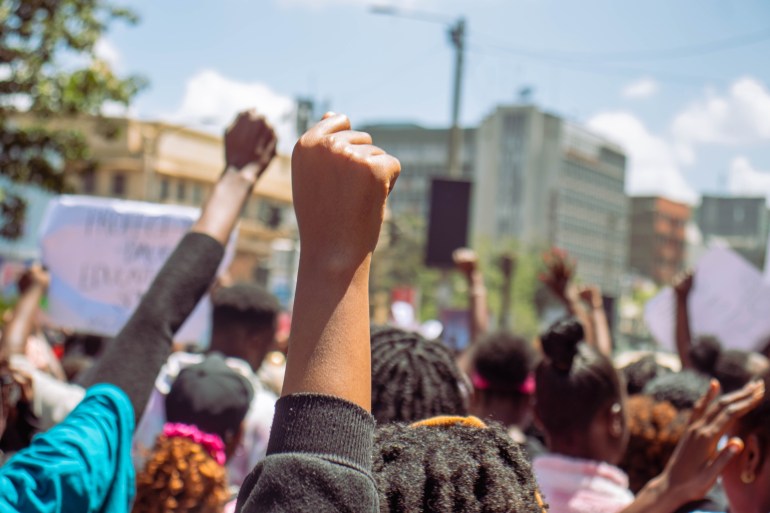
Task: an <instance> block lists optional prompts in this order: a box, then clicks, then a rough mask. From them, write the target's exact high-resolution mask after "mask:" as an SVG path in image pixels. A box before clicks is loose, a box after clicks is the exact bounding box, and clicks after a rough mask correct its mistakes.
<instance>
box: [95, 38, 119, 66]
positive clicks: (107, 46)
mask: <svg viewBox="0 0 770 513" xmlns="http://www.w3.org/2000/svg"><path fill="white" fill-rule="evenodd" d="M94 54H95V55H96V57H98V58H99V59H101V60H103V61H104V62H106V63H107V64H109V65H110V67H112V68H113V69H114V68H118V67H120V63H121V56H120V52H119V51H118V49H117V48H116V47H115V45H113V44H112V43H111V42H110V40H109V39H107V38H104V37H102V38H99V40H98V41H97V42H96V44H95V45H94Z"/></svg>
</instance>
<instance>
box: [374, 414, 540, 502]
mask: <svg viewBox="0 0 770 513" xmlns="http://www.w3.org/2000/svg"><path fill="white" fill-rule="evenodd" d="M373 459H374V461H373V468H372V470H373V474H374V479H375V482H376V484H377V489H378V491H379V494H380V511H381V512H382V513H396V512H399V513H400V512H403V511H423V512H425V513H433V512H442V513H443V512H446V511H463V512H468V513H480V512H486V513H498V512H499V513H511V512H513V513H520V512H527V513H530V512H541V511H543V509H542V507H541V506H540V505H539V503H538V499H537V489H536V487H537V483H536V481H535V477H534V475H533V474H532V469H531V467H530V465H529V463H528V461H527V458H526V456H525V454H524V451H523V450H522V449H521V447H520V446H519V445H517V444H515V443H514V442H513V441H512V440H511V438H510V437H509V436H508V435H507V433H506V432H505V430H504V429H503V428H502V427H501V426H499V425H492V426H490V427H487V428H483V429H482V428H479V427H471V426H466V425H461V424H452V425H447V426H416V427H413V426H406V425H401V424H392V425H388V426H383V427H380V428H378V430H377V433H376V434H375V441H374V458H373Z"/></svg>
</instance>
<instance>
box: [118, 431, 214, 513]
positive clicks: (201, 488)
mask: <svg viewBox="0 0 770 513" xmlns="http://www.w3.org/2000/svg"><path fill="white" fill-rule="evenodd" d="M228 498H229V494H228V489H227V472H226V470H225V468H224V467H223V466H222V465H220V464H218V463H217V462H216V461H215V460H214V458H212V457H211V456H210V455H209V453H208V452H207V451H206V450H205V449H204V448H203V447H202V446H201V445H199V444H197V443H195V442H193V441H192V440H189V439H187V438H181V437H172V438H169V437H166V436H163V435H161V436H160V437H158V441H157V442H156V444H155V448H154V449H153V452H152V454H151V456H150V458H149V459H148V460H147V463H146V464H145V467H144V470H143V471H142V472H140V473H139V474H138V475H137V476H136V501H135V502H134V507H133V509H132V513H168V512H174V513H219V512H221V511H222V508H223V507H224V506H225V504H226V502H227V500H228Z"/></svg>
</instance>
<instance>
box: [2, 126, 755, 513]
mask: <svg viewBox="0 0 770 513" xmlns="http://www.w3.org/2000/svg"><path fill="white" fill-rule="evenodd" d="M275 148H276V136H275V134H274V132H273V130H272V128H271V127H270V126H269V124H267V122H266V121H265V120H264V119H263V118H262V117H260V116H258V115H256V114H255V113H254V112H245V113H242V114H240V115H239V116H238V117H237V118H236V120H235V121H234V122H233V124H232V125H231V126H230V127H229V128H228V130H227V132H226V134H225V152H226V169H225V171H224V172H223V174H222V175H221V177H220V178H219V180H218V182H217V183H216V185H215V187H214V189H213V191H212V193H211V194H210V196H209V198H208V199H207V200H206V202H205V204H204V205H203V206H202V210H201V214H200V218H199V219H198V220H197V222H196V223H195V224H194V225H193V227H192V228H191V230H190V231H189V233H187V234H186V235H185V236H184V238H183V239H182V240H181V242H179V244H178V246H177V248H176V250H175V251H174V252H173V254H171V256H170V257H169V258H168V260H167V261H166V263H165V265H164V266H163V268H162V269H161V270H160V272H159V273H158V275H157V276H156V278H155V280H154V281H153V283H152V285H151V286H150V287H149V289H148V290H147V291H146V293H145V294H144V295H143V297H142V300H141V302H140V304H139V306H138V308H137V309H136V310H135V312H134V313H133V315H132V316H131V318H130V319H129V320H128V322H127V323H126V324H125V326H124V327H123V328H122V330H121V331H120V332H119V333H118V334H117V336H115V337H114V338H113V339H110V340H105V339H102V338H101V337H98V336H94V335H89V334H77V333H75V334H73V333H69V334H67V336H66V340H64V341H63V342H62V343H61V344H58V345H57V346H56V347H55V348H54V347H52V344H51V343H49V342H48V341H47V339H48V338H49V337H47V336H46V334H45V333H44V331H43V330H42V327H41V326H40V324H39V318H38V313H39V305H40V302H41V300H42V298H43V297H44V295H45V293H46V288H47V286H48V281H49V277H48V275H47V273H46V271H45V270H44V268H42V267H40V266H33V267H32V268H30V269H29V270H28V271H27V273H25V275H24V276H23V278H22V280H21V281H20V283H19V285H20V286H19V289H20V297H19V300H18V302H17V304H16V305H15V307H14V308H13V310H12V311H11V312H10V313H9V315H8V316H7V318H6V319H5V322H4V326H3V330H2V336H1V337H0V392H1V393H0V449H2V451H3V453H2V466H0V511H2V512H6V511H8V512H57V511H61V512H73V513H74V512H84V513H85V512H89V513H90V512H93V513H97V512H98V513H101V512H104V513H107V512H116V513H120V512H126V513H128V512H135V513H150V512H153V513H155V512H157V513H161V512H179V513H182V512H185V513H220V512H232V511H240V512H250V511H255V512H256V511H275V512H278V511H285V512H299V511H307V512H312V513H321V512H327V511H328V512H376V511H379V512H429V513H432V512H449V511H457V512H479V513H481V512H484V513H497V512H499V513H504V512H505V513H513V512H537V513H541V512H545V511H551V512H554V513H621V512H622V513H641V512H646V513H675V512H676V513H678V512H690V513H695V512H707V511H713V512H726V511H730V512H731V513H767V512H768V511H770V486H768V485H770V397H768V398H765V389H766V386H767V384H768V376H770V374H769V373H770V365H769V364H768V360H767V358H766V357H765V356H763V355H761V354H758V353H750V352H742V351H736V350H723V349H722V341H719V340H717V339H715V338H714V337H712V336H709V335H708V334H697V336H693V334H692V332H691V326H690V322H689V319H688V299H689V294H690V291H691V289H692V284H693V280H694V278H693V276H692V274H683V275H682V276H681V277H680V278H679V279H678V280H677V282H676V283H675V284H674V289H675V294H676V298H677V312H676V334H675V335H676V341H677V350H678V355H677V357H676V358H673V360H675V361H674V364H673V365H672V364H671V363H670V362H669V360H672V358H668V359H666V358H663V357H662V356H661V355H659V354H657V353H650V354H647V355H643V356H641V357H638V358H636V359H634V360H633V361H631V362H625V363H623V364H621V363H619V361H616V360H613V356H614V355H613V341H612V335H611V331H610V329H609V325H608V323H607V318H606V315H605V312H604V308H603V305H602V297H601V291H600V290H598V289H597V288H596V287H593V286H584V287H577V286H576V285H575V283H574V279H573V275H574V267H575V266H574V263H573V262H572V261H571V260H570V258H569V256H568V255H566V254H565V253H563V252H560V251H553V252H550V253H549V254H548V255H546V258H545V262H544V266H545V271H544V273H543V276H542V280H543V283H544V284H545V285H546V286H547V287H548V289H549V290H550V291H551V293H552V295H553V296H554V297H556V298H557V299H558V300H559V301H560V302H561V303H562V305H563V307H564V311H565V312H566V315H565V316H564V318H562V319H559V320H558V321H556V322H555V323H553V324H552V325H551V326H549V327H548V328H547V329H546V330H544V331H543V333H542V334H541V335H540V336H539V337H538V338H537V339H536V340H528V339H527V338H525V337H522V336H520V335H517V334H516V333H510V332H493V331H491V330H490V326H489V325H490V321H489V310H488V306H487V302H486V290H485V287H484V280H483V277H482V273H481V271H480V269H479V263H478V260H477V258H476V256H475V254H474V253H473V251H471V250H467V249H466V250H462V251H458V252H457V253H456V257H455V260H456V263H457V268H458V270H459V271H460V272H462V273H463V275H464V276H465V277H466V278H467V281H468V309H469V319H470V324H471V334H472V343H471V345H470V346H469V347H468V348H467V349H466V350H465V351H463V352H462V353H461V354H454V353H453V352H452V351H451V350H450V349H449V348H448V346H447V345H445V344H443V343H442V342H441V340H440V339H438V340H427V339H425V338H424V337H423V336H421V335H420V334H418V333H415V332H411V331H406V330H404V329H400V328H398V327H394V326H372V325H370V317H369V312H370V309H369V268H370V264H371V259H372V255H373V253H374V249H375V246H376V245H377V241H378V237H379V232H380V228H381V225H382V222H383V218H384V215H385V205H386V200H387V198H388V196H389V194H390V193H391V191H392V190H393V188H394V186H395V183H396V180H397V178H398V175H399V173H400V164H399V162H398V160H397V159H396V158H395V157H394V156H391V155H389V154H387V153H386V152H385V151H383V150H382V149H380V148H378V147H377V146H375V145H374V144H373V141H372V138H371V137H370V136H369V135H368V134H366V133H363V132H359V131H355V130H352V129H351V125H350V121H349V120H348V119H347V118H346V117H345V116H343V115H338V114H334V113H329V114H327V115H326V116H324V118H323V120H321V121H320V122H319V123H318V124H317V125H315V126H314V127H312V128H311V129H310V130H309V131H308V132H307V133H305V134H304V135H303V136H302V137H301V138H300V139H299V141H298V142H297V144H296V146H295V149H294V153H293V156H292V187H293V198H294V208H295V212H296V217H297V224H298V229H299V238H300V242H301V247H302V250H301V255H300V262H299V272H298V279H297V289H296V295H295V299H294V305H293V312H292V326H291V335H290V341H289V344H288V348H285V351H286V353H287V355H286V356H287V357H286V360H285V372H284V379H283V383H282V386H281V387H279V388H280V389H279V390H278V394H275V393H274V392H275V390H274V389H275V388H276V387H275V386H274V385H272V384H270V383H268V381H269V380H267V379H266V378H265V375H264V362H265V359H266V355H267V354H268V352H269V351H271V350H272V349H274V347H275V339H276V329H277V326H278V317H279V314H280V306H279V304H278V302H277V301H276V299H275V298H273V297H272V296H271V295H270V294H268V293H267V292H266V291H264V290H262V289H260V288H259V287H256V286H252V285H245V284H235V285H223V284H216V280H215V278H216V273H217V269H218V267H219V265H220V262H221V260H222V258H223V255H224V246H225V244H226V243H227V241H228V240H229V238H230V235H231V233H232V231H233V229H234V227H235V225H236V222H237V219H238V217H239V215H240V213H241V210H242V208H243V206H244V204H245V203H246V201H247V199H248V198H249V197H250V195H251V193H252V189H253V187H254V186H255V184H256V183H257V181H258V180H259V178H260V176H261V174H262V173H263V172H264V171H265V169H266V168H267V166H268V164H269V163H270V161H271V160H272V158H273V157H274V155H275ZM209 292H210V293H211V297H212V304H213V313H212V319H211V324H212V330H211V337H210V343H209V345H208V349H207V350H206V351H203V352H190V351H183V350H180V348H178V347H176V346H175V344H174V334H175V332H176V331H177V329H178V328H179V327H180V326H181V325H182V323H183V322H184V321H185V319H186V318H187V317H188V316H189V315H190V313H191V312H192V310H193V309H194V307H195V306H196V304H198V302H199V300H200V299H201V298H202V297H203V296H204V295H205V294H207V293H209ZM278 396H280V398H278Z"/></svg>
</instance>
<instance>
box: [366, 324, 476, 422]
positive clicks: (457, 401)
mask: <svg viewBox="0 0 770 513" xmlns="http://www.w3.org/2000/svg"><path fill="white" fill-rule="evenodd" d="M371 342H372V415H374V417H375V418H376V419H377V422H378V423H380V424H387V423H390V422H413V421H416V420H421V419H425V418H428V417H433V416H435V415H440V414H445V415H467V413H468V412H467V408H468V407H467V393H466V392H465V391H464V390H463V377H462V374H461V373H460V370H459V369H458V367H457V364H456V363H455V361H454V358H453V357H452V353H451V352H450V351H449V349H448V348H447V347H446V346H444V345H443V344H442V343H441V342H438V341H435V340H426V339H425V338H423V337H422V336H420V335H418V334H416V333H411V332H407V331H404V330H401V329H398V328H394V327H389V326H388V327H373V328H372V332H371Z"/></svg>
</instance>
